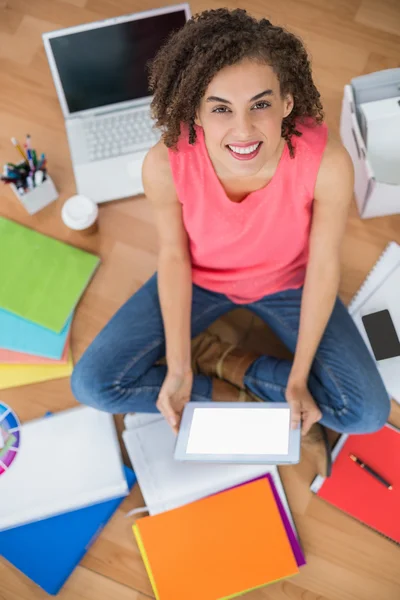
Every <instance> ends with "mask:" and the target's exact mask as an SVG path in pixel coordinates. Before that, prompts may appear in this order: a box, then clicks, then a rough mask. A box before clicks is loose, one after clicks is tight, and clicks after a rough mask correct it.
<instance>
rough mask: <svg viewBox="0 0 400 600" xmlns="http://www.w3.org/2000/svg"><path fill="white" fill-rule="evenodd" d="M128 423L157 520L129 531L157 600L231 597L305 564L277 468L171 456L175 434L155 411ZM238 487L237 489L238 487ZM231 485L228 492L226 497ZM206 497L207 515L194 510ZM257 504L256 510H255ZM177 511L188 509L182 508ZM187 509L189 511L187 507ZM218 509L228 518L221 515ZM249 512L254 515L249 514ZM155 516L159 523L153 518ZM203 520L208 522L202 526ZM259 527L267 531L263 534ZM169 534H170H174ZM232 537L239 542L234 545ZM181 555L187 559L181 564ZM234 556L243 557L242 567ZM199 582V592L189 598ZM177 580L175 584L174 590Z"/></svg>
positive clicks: (127, 437) (126, 436)
mask: <svg viewBox="0 0 400 600" xmlns="http://www.w3.org/2000/svg"><path fill="white" fill-rule="evenodd" d="M125 427H126V429H125V431H124V433H123V440H124V443H125V446H126V448H127V451H128V454H129V458H130V459H131V462H132V465H133V468H134V469H135V473H136V476H137V479H138V483H139V485H140V488H141V491H142V494H143V497H144V499H145V502H146V505H147V510H148V511H149V513H150V515H151V519H153V518H154V519H155V520H148V519H144V520H142V519H140V520H139V521H138V522H137V526H135V527H134V533H135V536H136V539H137V542H138V545H139V548H140V551H141V553H142V557H143V560H144V563H145V565H146V568H147V571H148V574H149V578H150V581H151V583H152V586H153V590H154V593H155V595H156V597H157V598H158V599H160V600H164V599H169V598H174V600H178V599H179V598H185V600H186V599H187V598H191V600H195V598H197V597H199V598H201V600H207V598H209V599H210V600H211V599H212V600H216V599H217V598H224V597H225V598H226V597H228V596H229V597H233V595H236V594H239V593H243V592H244V591H246V590H248V589H250V588H253V587H258V586H262V585H266V584H267V583H271V582H272V581H275V580H277V579H279V578H282V577H288V576H290V575H293V574H294V573H296V572H297V571H298V567H300V566H302V565H304V564H305V559H304V555H303V553H302V550H301V547H300V544H299V541H298V537H297V533H296V530H295V525H294V522H293V518H292V515H291V513H290V509H289V505H288V502H287V499H286V496H285V492H284V489H283V486H282V482H281V480H280V477H279V472H278V469H277V468H276V467H275V466H271V465H242V464H237V465H236V464H217V463H213V464H211V463H194V462H190V463H189V462H181V461H175V460H174V458H173V454H174V446H175V443H176V436H175V434H174V433H173V431H172V429H171V427H170V426H169V425H168V423H167V422H166V421H165V419H164V417H162V416H161V415H159V414H151V415H150V414H134V415H127V417H125ZM253 484H254V485H253ZM242 488H243V491H242V492H239V491H238V492H235V490H240V489H242ZM228 490H229V492H232V495H227V494H228ZM242 494H243V497H242ZM253 494H254V497H253ZM239 496H240V498H239ZM218 497H221V498H223V499H222V500H220V501H221V502H223V503H224V504H223V505H222V506H220V505H219V501H216V500H213V498H214V499H215V498H218ZM205 500H207V502H206V504H205V505H204V506H205V507H206V509H205V511H206V514H205V513H204V514H203V513H202V514H201V515H200V514H197V510H199V508H198V503H199V502H200V507H202V506H203V505H202V504H201V502H203V501H205ZM253 501H254V502H253ZM225 502H226V504H225ZM260 506H262V509H261V511H259V510H258V509H259V507H260ZM188 507H191V508H188ZM181 509H185V510H184V511H183V512H182V513H181V512H180V511H181ZM186 509H187V510H188V512H185V511H186ZM143 510H144V509H143V508H141V509H136V510H135V511H132V512H134V513H137V512H142V511H143ZM201 510H203V509H201ZM220 510H221V511H222V513H223V515H225V517H226V518H227V519H228V520H227V521H224V520H223V519H222V520H221V521H220V520H219V514H220V513H219V512H218V511H220ZM250 513H251V515H252V517H248V515H250ZM181 515H183V518H182V519H181ZM159 517H160V518H161V520H160V521H158V520H157V519H158V518H159ZM225 517H224V518H225ZM253 517H254V520H252V519H253ZM164 519H166V521H165V520H164ZM185 519H188V521H187V522H186V521H185ZM199 519H200V521H199ZM248 519H250V520H248ZM147 523H150V525H149V526H148V525H147ZM207 523H208V525H207ZM143 524H144V525H143ZM201 524H204V525H205V529H204V531H203V529H202V526H201ZM142 525H143V526H142ZM147 527H149V528H150V533H151V535H150V537H147ZM164 527H166V528H173V529H174V533H172V530H171V529H168V530H167V529H165V530H164ZM186 527H190V529H189V532H187V535H188V537H186V538H185V537H182V536H185V535H186V534H185V528H186ZM220 527H221V528H222V529H220ZM153 528H154V529H153ZM264 528H266V529H268V533H267V534H266V535H264V533H265V532H264ZM198 529H200V530H201V531H198ZM192 534H193V535H192ZM197 534H199V536H200V537H199V538H198V539H197V537H195V536H196V535H197ZM166 535H168V536H169V535H171V538H170V537H165V536H166ZM203 535H204V536H205V537H202V536H203ZM247 535H248V538H247V537H246V536H247ZM231 537H233V538H234V540H236V541H235V542H234V543H233V544H232V543H231V542H232V540H231ZM172 538H173V540H172ZM171 544H172V546H171ZM236 544H237V545H236ZM281 544H282V546H281ZM208 545H210V547H208ZM206 546H207V549H206ZM200 547H201V551H200V550H199V549H200ZM278 547H279V549H280V550H282V552H281V553H279V554H278V553H277V552H276V551H277V549H278ZM157 548H158V549H159V550H157ZM260 548H261V550H260ZM234 549H235V550H236V553H237V554H235V551H234ZM273 549H275V551H274V550H273ZM214 550H215V552H214ZM231 551H232V554H233V555H235V556H236V558H235V560H236V563H235V560H234V561H233V562H229V561H231ZM258 552H260V555H259V556H261V557H263V558H264V562H263V564H262V565H260V563H259V556H257V557H256V556H255V555H257V553H258ZM218 553H220V554H218ZM244 553H246V557H247V555H248V557H251V560H250V558H249V563H250V564H251V565H253V559H254V561H255V562H254V565H257V568H256V569H255V570H252V568H250V570H249V569H248V563H247V558H248V557H247V558H246V557H244ZM183 555H185V556H186V555H187V556H186V558H185V559H184V562H183V563H181V564H180V563H179V560H181V558H182V557H183ZM164 556H165V564H164V561H163V560H161V562H159V559H161V557H164ZM157 557H158V558H157ZM190 557H192V558H190ZM194 557H197V558H194ZM238 558H239V559H240V560H241V562H240V560H239V562H240V566H238V563H237V561H238ZM192 559H193V560H192ZM200 559H201V560H200ZM270 559H271V560H270ZM182 560H183V558H182ZM186 560H187V561H189V563H190V564H189V563H187V562H186ZM196 560H198V564H196ZM243 560H245V563H246V568H244V566H243V565H244V563H243ZM225 561H226V562H225ZM210 562H211V563H212V565H213V566H212V568H211V571H209V570H208V569H209V567H210ZM171 563H173V564H174V565H175V566H172V565H171ZM163 564H164V566H163ZM235 564H236V567H237V568H236V569H235V566H234V565H235ZM159 567H160V569H161V570H160V569H159ZM164 567H165V568H164ZM169 568H170V570H169V571H168V569H169ZM225 569H226V570H225ZM246 570H248V577H244V578H241V577H239V578H238V579H236V578H231V572H232V573H236V572H238V574H239V575H240V574H241V575H243V574H245V571H246ZM168 573H170V575H168ZM204 573H208V574H209V575H210V578H203V575H202V574H204ZM216 573H219V574H220V575H221V579H220V582H219V583H218V581H217V579H218V578H216V577H214V576H215V574H216ZM182 574H184V576H183V577H182ZM191 578H193V579H192V581H191ZM200 579H201V580H202V584H201V585H200V584H199V588H198V589H199V594H200V595H199V596H194V595H193V594H194V590H195V588H197V581H198V580H200ZM175 582H179V583H178V584H177V587H175ZM217 583H218V585H216V584H217ZM203 584H204V585H203ZM220 584H221V585H220ZM168 586H169V587H168ZM171 586H172V587H171ZM172 588H173V589H172ZM218 594H220V595H218Z"/></svg>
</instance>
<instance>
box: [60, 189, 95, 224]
mask: <svg viewBox="0 0 400 600" xmlns="http://www.w3.org/2000/svg"><path fill="white" fill-rule="evenodd" d="M98 214H99V207H98V206H97V204H96V203H95V202H93V200H90V198H87V197H86V196H82V195H81V194H78V195H76V196H71V198H69V199H68V200H66V202H64V205H63V207H62V210H61V218H62V220H63V222H64V223H65V225H66V226H67V227H69V228H70V229H73V230H74V231H80V232H82V233H85V234H90V233H95V232H96V231H97V217H98Z"/></svg>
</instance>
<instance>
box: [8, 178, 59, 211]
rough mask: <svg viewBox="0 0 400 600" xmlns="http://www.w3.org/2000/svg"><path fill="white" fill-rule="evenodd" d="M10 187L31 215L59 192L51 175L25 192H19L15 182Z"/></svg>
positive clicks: (54, 198)
mask: <svg viewBox="0 0 400 600" xmlns="http://www.w3.org/2000/svg"><path fill="white" fill-rule="evenodd" d="M10 187H11V189H12V190H13V192H14V194H15V195H16V196H17V198H18V200H20V202H21V203H22V205H23V206H24V208H25V209H26V210H27V211H28V213H29V214H30V215H34V214H35V213H37V212H38V211H39V210H42V208H44V207H45V206H47V205H48V204H51V203H52V202H54V200H57V198H58V192H57V190H56V187H55V185H54V183H53V180H52V179H51V177H50V176H49V175H47V176H46V179H45V181H43V182H42V183H41V184H40V185H38V186H37V187H35V188H33V189H32V190H28V191H27V192H24V193H19V191H18V189H17V187H16V186H15V185H14V184H13V183H12V184H11V185H10Z"/></svg>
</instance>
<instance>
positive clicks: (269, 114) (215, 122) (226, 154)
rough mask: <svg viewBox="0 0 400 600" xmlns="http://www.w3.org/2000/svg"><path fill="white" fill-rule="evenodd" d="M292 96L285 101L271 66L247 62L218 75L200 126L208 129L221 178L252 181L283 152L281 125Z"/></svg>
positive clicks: (198, 121) (210, 88)
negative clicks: (231, 177)
mask: <svg viewBox="0 0 400 600" xmlns="http://www.w3.org/2000/svg"><path fill="white" fill-rule="evenodd" d="M292 108H293V98H292V96H290V95H289V96H288V97H286V98H281V95H280V90H279V81H278V78H277V76H276V75H275V73H274V71H273V70H272V68H271V67H270V66H269V65H266V64H260V63H258V62H256V61H252V60H249V59H245V60H243V61H242V62H240V63H237V64H235V65H232V66H229V67H224V68H223V69H222V70H221V71H219V72H218V73H217V74H216V75H215V77H214V78H213V80H212V81H211V83H210V84H209V86H208V88H207V90H206V93H205V94H204V96H203V98H202V100H201V103H200V107H199V111H198V113H197V118H196V124H197V125H200V126H201V127H202V128H203V130H204V136H205V141H206V145H207V150H208V152H209V155H210V158H211V160H212V162H213V164H214V167H215V168H216V170H217V173H218V174H221V175H226V176H229V175H231V176H236V177H237V176H239V177H240V176H243V177H251V176H254V175H256V174H257V173H259V172H261V171H262V170H263V168H264V167H265V166H266V165H267V163H268V162H269V161H271V160H273V158H274V157H275V156H276V153H277V152H279V151H280V149H281V145H280V143H281V124H282V119H284V118H285V117H286V116H287V115H288V114H289V113H290V112H291V110H292Z"/></svg>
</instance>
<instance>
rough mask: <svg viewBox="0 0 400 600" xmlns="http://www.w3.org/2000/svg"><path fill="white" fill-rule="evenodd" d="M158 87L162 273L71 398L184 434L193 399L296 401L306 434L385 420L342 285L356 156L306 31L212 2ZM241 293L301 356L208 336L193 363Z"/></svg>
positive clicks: (94, 358) (130, 304)
mask: <svg viewBox="0 0 400 600" xmlns="http://www.w3.org/2000/svg"><path fill="white" fill-rule="evenodd" d="M150 87H151V90H152V91H154V98H153V102H152V110H153V116H154V118H155V119H156V125H157V126H158V127H160V128H162V130H163V139H162V140H161V141H160V142H159V143H158V144H156V146H154V147H153V148H152V149H151V150H150V151H149V153H148V154H147V156H146V159H145V162H144V166H143V183H144V188H145V193H146V196H147V198H148V199H149V200H150V201H151V202H152V203H153V205H154V209H155V215H156V222H157V228H158V233H159V239H160V252H159V260H158V273H157V274H156V275H154V276H153V277H152V278H151V279H150V280H149V281H148V282H147V283H146V284H145V285H144V286H143V288H141V289H140V290H139V291H138V292H137V293H136V294H134V295H133V296H132V297H131V298H130V299H129V300H128V301H127V303H126V304H125V305H124V306H123V307H122V308H121V309H120V310H119V311H118V312H117V313H116V315H115V316H114V317H113V318H112V320H111V321H110V322H109V323H108V325H107V326H106V327H105V328H104V329H103V331H102V332H101V333H100V334H99V335H98V337H97V338H96V339H95V340H94V342H93V343H92V345H91V346H90V347H89V348H88V350H87V351H86V353H85V354H84V355H83V357H82V358H81V360H80V361H79V362H78V364H77V366H76V367H75V370H74V373H73V376H72V389H73V392H74V394H75V396H76V398H77V399H78V400H79V401H81V402H83V403H85V404H89V405H92V406H94V407H96V408H99V409H102V410H106V411H110V412H113V413H120V412H157V411H161V413H162V414H163V415H164V416H165V417H166V419H168V421H169V423H170V424H171V426H172V427H173V428H174V430H175V431H177V430H178V428H179V421H180V417H181V414H182V410H183V407H184V405H185V403H186V402H188V401H189V399H191V400H194V401H196V400H217V401H223V400H233V399H235V398H238V399H241V400H242V399H250V400H253V399H255V398H257V399H261V400H269V401H277V402H282V401H284V400H287V402H288V403H289V404H290V406H291V409H292V411H291V412H292V424H293V426H297V425H298V424H299V423H300V422H302V431H303V434H307V432H308V431H309V430H310V428H311V426H312V425H313V424H314V423H317V422H320V423H321V424H322V425H326V426H328V427H330V428H332V429H333V430H336V431H339V432H353V433H364V432H372V431H375V430H377V429H379V428H381V427H382V426H383V425H384V423H385V422H386V420H387V417H388V414H389V409H390V402H389V398H388V395H387V393H386V391H385V388H384V386H383V383H382V380H381V378H380V375H379V374H378V371H377V369H376V367H375V364H374V361H373V360H372V358H371V356H370V354H369V352H368V350H367V348H366V346H365V345H364V342H363V341H362V338H361V337H360V335H359V333H358V331H357V329H356V327H355V325H354V323H353V321H352V319H351V317H350V316H349V314H348V312H347V310H346V308H345V307H344V305H343V304H342V302H341V301H340V300H339V298H338V297H337V293H338V287H339V276H340V246H341V242H342V238H343V234H344V231H345V225H346V219H347V214H348V208H349V204H350V201H351V197H352V190H353V168H352V164H351V161H350V159H349V156H348V154H347V153H346V151H345V149H344V148H343V147H342V145H341V144H340V143H339V142H337V141H335V140H334V139H333V138H331V137H330V136H328V134H327V129H326V126H325V125H324V124H323V122H322V121H323V113H322V106H321V102H320V95H319V93H318V91H317V89H316V87H315V85H314V83H313V79H312V75H311V70H310V63H309V60H308V57H307V54H306V51H305V49H304V47H303V45H302V43H301V41H300V40H299V39H298V38H297V37H295V36H294V35H293V34H291V33H289V32H287V31H286V30H284V29H282V28H281V27H275V26H272V25H271V23H270V22H269V21H267V20H265V19H261V20H260V21H258V20H256V19H254V18H252V17H251V16H250V15H248V14H247V13H246V11H245V10H241V9H237V10H233V11H229V10H227V9H217V10H209V11H205V12H203V13H201V14H199V15H195V16H194V17H193V18H192V19H191V20H190V21H189V22H188V23H187V24H186V25H185V26H184V27H183V29H181V30H179V31H178V32H176V33H175V34H174V35H173V36H172V37H171V38H170V39H169V40H168V42H167V43H166V45H165V46H164V47H163V48H162V49H161V50H160V52H159V53H158V55H157V57H156V59H155V60H154V61H153V63H152V66H151V75H150ZM238 305H241V306H246V307H247V308H248V309H250V310H251V311H253V312H254V313H256V314H257V315H259V316H260V317H261V318H262V319H263V320H264V321H265V322H266V323H267V324H268V325H269V326H270V327H271V328H272V329H273V330H274V331H275V333H276V334H277V335H278V336H279V337H280V338H281V340H282V341H283V342H284V344H285V345H286V346H287V347H288V348H289V349H290V350H291V351H292V352H293V353H294V359H293V361H289V360H282V359H281V360H279V359H277V358H274V357H272V356H255V355H249V354H245V353H244V352H242V351H240V349H233V350H232V348H230V347H227V345H226V344H225V345H224V344H221V343H219V342H218V341H216V340H215V339H211V340H209V339H208V338H205V339H203V340H201V343H200V344H199V345H197V346H196V348H195V349H194V354H195V356H194V357H192V358H194V362H195V371H196V374H195V375H194V374H193V371H194V367H193V360H192V358H191V338H193V337H195V336H197V335H198V334H199V333H200V332H202V331H204V330H205V329H206V328H207V327H208V326H209V325H210V324H211V323H212V322H213V321H215V320H216V319H217V318H218V317H220V316H221V315H223V314H224V313H226V312H228V311H230V310H232V309H234V308H235V307H237V306H238ZM164 355H165V356H166V364H161V363H160V359H162V357H163V356H164ZM218 375H219V377H218ZM239 390H242V391H241V392H239Z"/></svg>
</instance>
